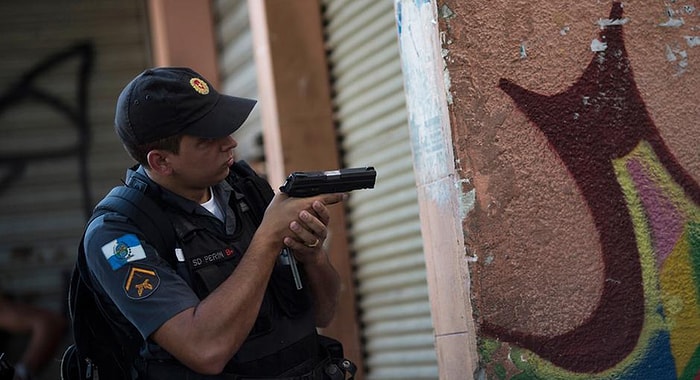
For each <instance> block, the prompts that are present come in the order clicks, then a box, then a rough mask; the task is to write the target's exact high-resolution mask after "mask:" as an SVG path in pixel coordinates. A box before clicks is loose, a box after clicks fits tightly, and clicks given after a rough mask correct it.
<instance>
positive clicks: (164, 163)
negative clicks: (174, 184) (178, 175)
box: [146, 149, 172, 175]
mask: <svg viewBox="0 0 700 380" xmlns="http://www.w3.org/2000/svg"><path fill="white" fill-rule="evenodd" d="M146 159H147V160H148V166H150V167H151V170H152V171H154V172H156V173H158V174H160V175H168V174H170V173H171V172H172V168H171V167H170V162H168V152H166V151H163V150H159V149H154V150H152V151H150V152H148V155H146Z"/></svg>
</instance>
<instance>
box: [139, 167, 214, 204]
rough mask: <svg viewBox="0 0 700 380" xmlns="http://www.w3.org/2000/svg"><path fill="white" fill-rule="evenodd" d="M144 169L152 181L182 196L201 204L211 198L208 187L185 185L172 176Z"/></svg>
mask: <svg viewBox="0 0 700 380" xmlns="http://www.w3.org/2000/svg"><path fill="white" fill-rule="evenodd" d="M145 171H146V175H148V178H150V179H151V180H152V181H153V182H155V183H157V184H158V185H159V186H160V187H162V188H164V189H167V190H169V191H171V192H173V193H175V194H177V195H179V196H181V197H183V198H186V199H189V200H192V201H194V202H197V203H199V204H202V203H204V202H206V201H208V200H209V199H211V197H212V194H211V192H210V191H209V189H210V187H205V188H193V187H187V186H183V185H182V184H181V183H179V182H177V181H175V180H173V177H169V176H160V175H158V174H157V173H156V172H154V171H152V170H149V169H148V168H146V169H145Z"/></svg>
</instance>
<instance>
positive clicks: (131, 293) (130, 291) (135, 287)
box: [124, 265, 160, 300]
mask: <svg viewBox="0 0 700 380" xmlns="http://www.w3.org/2000/svg"><path fill="white" fill-rule="evenodd" d="M158 285H160V277H159V276H158V272H156V271H155V269H153V268H150V267H147V266H145V265H144V266H135V265H134V266H132V267H131V268H130V269H129V272H128V274H127V275H126V280H125V281H124V291H125V292H126V295H127V297H129V298H131V299H135V300H140V299H143V298H146V297H148V296H150V295H151V294H153V292H155V291H156V289H158Z"/></svg>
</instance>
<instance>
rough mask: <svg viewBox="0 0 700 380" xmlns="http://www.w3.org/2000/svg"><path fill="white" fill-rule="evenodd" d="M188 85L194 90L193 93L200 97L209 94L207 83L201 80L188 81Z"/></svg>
mask: <svg viewBox="0 0 700 380" xmlns="http://www.w3.org/2000/svg"><path fill="white" fill-rule="evenodd" d="M190 85H192V88H194V89H195V91H197V92H199V93H200V94H202V95H206V94H208V93H209V86H208V85H207V82H205V81H203V80H202V79H199V78H192V79H190Z"/></svg>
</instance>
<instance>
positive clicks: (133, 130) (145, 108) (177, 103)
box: [114, 67, 256, 145]
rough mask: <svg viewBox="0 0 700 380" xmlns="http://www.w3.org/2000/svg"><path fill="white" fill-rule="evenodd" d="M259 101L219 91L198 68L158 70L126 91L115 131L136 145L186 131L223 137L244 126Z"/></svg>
mask: <svg viewBox="0 0 700 380" xmlns="http://www.w3.org/2000/svg"><path fill="white" fill-rule="evenodd" d="M255 103H256V101H255V100H253V99H246V98H238V97H235V96H228V95H223V94H220V93H218V92H217V91H216V89H214V86H212V85H211V83H209V82H208V81H207V80H206V79H205V78H204V77H203V76H201V75H200V74H198V73H197V72H195V71H194V70H192V69H189V68H186V67H158V68H152V69H147V70H145V71H144V72H142V73H141V74H139V75H138V76H137V77H136V78H134V79H133V80H132V81H131V82H129V84H127V85H126V87H124V89H123V90H122V92H121V94H120V95H119V100H117V110H116V116H115V118H114V127H115V129H116V131H117V134H118V135H119V137H120V138H121V139H122V141H123V142H129V143H131V144H136V145H140V144H146V143H151V142H154V141H157V140H160V139H163V138H166V137H170V136H174V135H177V134H181V133H182V134H187V135H191V136H196V137H205V138H219V137H224V136H228V135H230V134H232V133H233V132H234V131H236V130H237V129H238V128H240V126H241V125H242V124H243V122H244V121H245V120H246V119H247V118H248V115H249V114H250V112H251V111H252V110H253V107H254V106H255Z"/></svg>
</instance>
